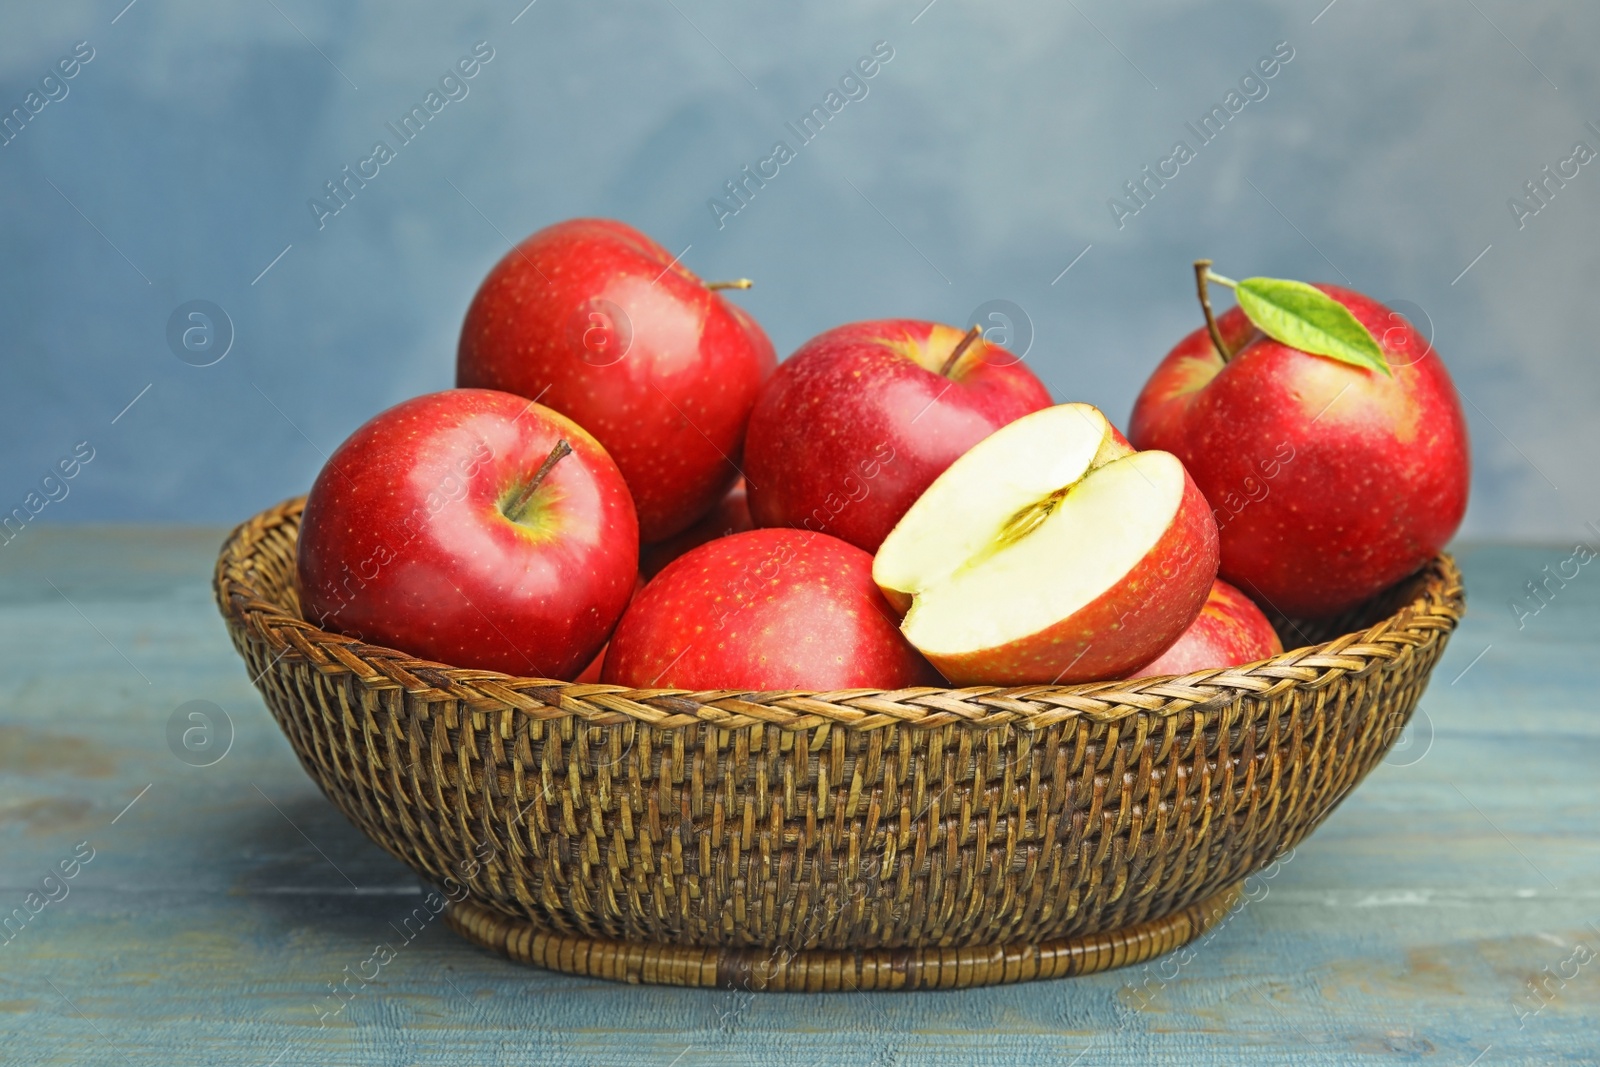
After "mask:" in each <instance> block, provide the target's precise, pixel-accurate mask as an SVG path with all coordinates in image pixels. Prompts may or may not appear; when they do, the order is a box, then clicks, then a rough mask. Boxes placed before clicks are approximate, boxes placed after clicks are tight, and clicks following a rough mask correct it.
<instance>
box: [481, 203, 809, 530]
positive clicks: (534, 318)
mask: <svg viewBox="0 0 1600 1067" xmlns="http://www.w3.org/2000/svg"><path fill="white" fill-rule="evenodd" d="M776 364H777V358H776V356H775V354H774V352H773V349H772V343H771V342H770V341H769V340H768V339H767V336H766V334H765V333H763V332H762V330H761V327H760V326H758V325H757V324H756V322H755V320H754V319H753V318H751V317H750V316H749V314H747V313H746V312H744V311H743V310H741V309H739V308H737V307H735V306H733V305H732V304H730V303H728V302H727V301H726V300H724V299H723V298H722V296H721V295H720V294H719V293H718V292H715V291H713V290H711V289H709V288H707V287H706V285H705V283H703V282H702V281H701V280H700V279H699V278H697V277H695V275H694V274H692V273H691V272H690V271H689V270H688V269H687V268H685V267H684V266H683V265H682V264H680V263H678V262H677V257H675V256H673V255H672V253H670V252H668V251H667V250H666V249H664V248H662V247H661V246H660V245H658V244H656V243H655V242H654V241H652V240H651V239H650V238H648V237H646V236H645V235H644V234H642V233H640V232H639V231H638V230H635V229H633V228H632V227H630V226H627V225H625V224H623V223H621V222H615V221H612V220H609V219H572V220H569V221H567V222H562V223H558V224H556V225H554V226H551V227H549V228H547V229H544V230H540V231H539V232H538V233H536V234H534V235H533V236H531V237H529V238H527V239H526V240H525V241H523V242H522V243H521V244H520V245H518V246H517V247H516V248H515V249H513V250H512V251H511V252H510V253H509V254H507V255H506V257H505V258H504V259H502V260H501V261H500V262H499V263H498V264H496V265H495V267H494V269H493V270H491V271H490V272H489V275H488V277H486V278H485V279H484V281H483V284H482V286H481V287H480V288H479V289H478V293H477V295H476V296H474V297H473V299H472V305H471V307H469V308H468V309H467V316H466V321H465V322H464V323H463V324H462V327H461V342H460V346H459V348H458V350H457V354H456V384H457V385H460V386H470V387H483V388H489V389H504V390H506V391H508V392H513V393H518V394H520V395H522V396H526V397H530V398H534V399H537V400H538V401H539V402H540V403H542V404H545V405H547V406H549V407H552V408H554V409H556V410H557V411H560V412H562V413H563V414H565V415H567V416H569V417H571V418H572V419H575V420H576V421H577V422H578V423H580V424H581V425H582V426H584V427H585V428H586V429H588V430H589V431H590V432H591V433H592V434H594V436H595V437H596V438H597V439H599V441H600V443H601V444H602V445H604V446H605V448H606V450H607V451H608V452H609V453H610V454H611V456H612V458H613V459H615V460H616V463H617V466H618V467H620V468H621V470H622V474H623V477H625V478H626V479H627V481H628V488H629V489H630V490H631V492H632V494H633V499H634V503H635V505H636V506H637V508H638V513H639V529H640V533H641V535H642V537H643V539H644V540H645V541H646V542H654V541H659V540H662V539H664V538H667V537H670V536H672V535H673V534H675V533H678V532H679V531H680V530H683V529H684V528H686V527H688V526H689V525H691V524H692V523H693V522H694V521H695V520H696V519H698V518H700V517H701V516H702V515H704V514H705V513H706V512H707V511H709V510H710V509H711V508H712V507H713V506H715V505H716V503H717V502H718V501H719V500H720V499H721V498H722V495H723V494H724V493H725V492H727V490H728V487H729V486H730V485H731V484H732V483H733V480H734V479H735V478H736V477H738V473H739V472H738V469H737V468H736V467H735V464H736V463H737V462H738V461H739V455H740V451H741V448H742V447H743V443H744V430H745V423H746V422H747V421H748V419H749V415H750V408H751V407H752V406H753V405H754V404H755V400H756V393H757V391H758V390H759V389H760V387H761V384H762V382H764V381H765V380H766V379H767V377H768V376H769V375H770V374H771V373H772V369H773V367H774V366H776Z"/></svg>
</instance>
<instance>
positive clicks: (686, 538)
mask: <svg viewBox="0 0 1600 1067" xmlns="http://www.w3.org/2000/svg"><path fill="white" fill-rule="evenodd" d="M754 528H755V523H754V522H753V521H752V520H751V518H750V500H749V495H748V493H747V491H746V489H745V484H744V479H742V478H741V479H740V480H739V481H737V482H735V483H734V486H733V488H732V489H729V490H728V492H727V495H726V496H724V497H723V498H722V499H721V500H720V501H718V503H717V506H716V507H714V508H712V509H711V510H710V511H709V512H707V513H706V514H705V515H704V516H703V517H702V518H700V519H699V520H698V521H697V522H696V523H695V524H694V525H693V526H691V527H689V528H688V529H687V530H684V531H683V532H682V533H679V534H674V535H673V536H671V537H669V538H667V539H666V540H665V541H657V542H656V543H655V544H653V545H645V546H644V547H642V548H640V549H639V573H640V574H641V575H643V576H644V578H645V579H646V580H647V581H648V580H649V579H651V578H654V577H655V576H656V575H658V574H660V573H661V569H662V568H663V567H665V566H666V565H667V564H669V563H671V562H672V561H673V560H675V559H677V558H678V557H679V556H681V555H683V554H684V553H685V552H687V551H689V550H690V549H691V548H699V547H700V546H701V545H703V544H705V543H706V542H707V541H714V540H716V539H717V538H719V537H727V536H728V535H729V534H736V533H744V531H746V530H752V529H754Z"/></svg>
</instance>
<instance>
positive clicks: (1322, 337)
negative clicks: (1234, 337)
mask: <svg viewBox="0 0 1600 1067" xmlns="http://www.w3.org/2000/svg"><path fill="white" fill-rule="evenodd" d="M1234 295H1235V296H1236V297H1238V300H1239V307H1241V308H1242V309H1244V313H1245V315H1246V316H1247V317H1248V318H1249V319H1250V321H1251V322H1253V323H1255V324H1256V326H1258V327H1259V328H1260V329H1261V332H1262V333H1264V334H1266V335H1267V336H1268V337H1271V338H1272V339H1273V340H1275V341H1281V342H1283V343H1284V344H1286V345H1289V346H1290V347H1292V348H1298V349H1300V350H1301V351H1303V352H1310V353H1312V354H1313V355H1317V356H1327V357H1329V358H1330V359H1337V360H1340V361H1342V362H1345V363H1349V364H1351V365H1352V366H1356V367H1365V368H1366V369H1368V370H1380V371H1382V372H1383V373H1384V374H1386V375H1388V376H1389V377H1391V378H1392V377H1394V373H1393V372H1392V371H1390V370H1389V362H1388V360H1386V359H1384V358H1383V349H1382V348H1381V347H1379V345H1378V340H1377V338H1375V337H1373V336H1372V333H1371V331H1369V330H1368V329H1367V328H1366V327H1365V326H1363V325H1361V323H1360V322H1359V321H1358V320H1357V319H1356V317H1355V316H1354V315H1352V314H1350V309H1349V308H1347V307H1345V306H1344V305H1343V304H1341V303H1339V302H1338V301H1337V300H1335V299H1334V298H1333V297H1331V296H1329V295H1328V294H1326V293H1324V292H1323V291H1322V290H1320V289H1316V288H1313V287H1312V286H1309V285H1307V284H1306V283H1305V282H1292V281H1287V280H1285V279H1282V278H1246V279H1244V281H1242V282H1239V283H1238V285H1237V286H1236V287H1235V288H1234Z"/></svg>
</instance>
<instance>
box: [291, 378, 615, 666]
mask: <svg viewBox="0 0 1600 1067" xmlns="http://www.w3.org/2000/svg"><path fill="white" fill-rule="evenodd" d="M563 438H564V439H565V440H566V441H567V443H568V444H569V445H570V446H571V447H572V454H571V455H568V456H566V457H565V458H564V459H562V460H560V461H559V462H557V463H556V464H555V466H554V467H553V468H551V470H550V472H549V474H548V475H547V476H546V478H545V481H544V483H543V484H542V485H541V486H540V487H539V488H538V489H537V490H536V491H535V494H534V496H533V498H532V499H533V507H534V510H533V514H536V516H537V519H536V521H535V522H534V523H533V526H532V528H530V527H529V526H525V525H520V524H518V523H515V522H512V521H511V520H510V519H509V518H507V517H506V516H505V514H504V513H503V512H502V510H501V507H502V504H509V503H510V502H511V501H513V500H514V499H515V498H516V496H517V492H518V490H519V489H520V487H521V486H523V485H525V484H527V482H528V481H529V480H530V479H531V477H532V476H533V474H534V473H535V472H536V471H537V470H538V469H539V467H540V465H541V464H542V463H543V462H544V461H545V459H546V457H547V456H548V455H549V454H550V451H551V449H552V448H554V447H555V445H556V442H557V441H558V440H561V439H563ZM638 558H639V529H638V523H637V520H636V519H635V517H634V509H633V501H632V500H631V499H630V498H629V496H628V488H627V485H626V483H625V482H624V480H623V478H622V473H621V472H620V471H619V470H618V469H617V467H616V464H615V463H613V462H612V461H611V458H610V457H609V456H608V455H606V452H605V450H604V449H603V448H602V447H601V446H600V444H599V442H597V441H596V440H595V439H594V438H593V437H591V436H589V434H588V433H586V432H585V431H584V430H583V429H582V428H581V427H579V426H578V425H577V424H576V423H574V422H573V421H572V420H571V419H568V418H567V417H565V416H564V415H560V414H558V413H556V412H554V411H551V410H550V409H548V408H544V407H541V406H540V405H537V404H530V403H529V401H528V400H526V399H525V398H523V397H518V396H512V395H511V394H509V393H500V392H493V391H490V390H485V389H452V390H447V391H445V392H442V393H431V394H428V395H426V396H420V397H416V398H414V399H411V400H407V401H405V402H403V403H401V404H398V405H396V406H394V407H392V408H390V409H389V410H387V411H385V412H383V413H381V414H379V415H378V416H376V417H375V418H373V419H372V420H370V421H369V422H367V423H366V424H365V425H363V426H361V427H360V428H359V429H358V430H356V432H355V433H354V434H352V435H351V436H350V438H349V439H348V440H347V441H345V442H344V443H343V444H342V445H340V446H339V447H338V449H337V450H335V452H334V453H333V455H332V456H331V457H330V458H329V460H328V463H327V465H326V466H325V467H324V468H323V470H322V473H321V474H319V475H318V476H317V480H316V483H315V484H314V485H313V486H312V488H311V495H310V496H309V498H308V499H307V500H306V507H305V514H304V516H303V518H302V520H301V526H300V537H299V547H298V552H297V580H298V589H299V594H300V604H301V610H302V611H303V613H304V615H305V617H306V618H307V619H309V620H311V621H312V622H315V623H316V624H317V625H319V626H322V627H324V628H326V629H331V630H336V631H338V632H340V633H346V634H351V635H353V636H357V637H359V638H361V639H362V640H364V641H368V642H371V643H373V644H380V645H386V646H389V647H391V648H395V649H399V650H401V651H403V652H406V653H409V654H411V655H413V656H416V657H418V658H421V659H429V660H436V661H438V662H440V663H446V664H449V665H451V666H454V667H468V668H480V669H483V670H491V671H503V672H504V673H506V674H514V675H523V676H537V677H541V678H557V679H559V678H568V677H571V676H572V675H573V674H575V673H576V672H577V671H578V670H579V668H581V667H582V666H583V665H584V664H585V663H587V662H588V661H589V660H590V659H591V658H593V656H594V655H595V653H596V652H597V651H598V650H599V649H600V647H601V646H602V645H603V644H604V643H605V640H606V637H607V635H608V634H610V632H611V629H612V627H613V626H614V625H615V624H616V621H617V619H618V618H619V617H620V616H621V614H622V610H623V608H624V607H625V606H626V604H627V602H628V596H629V594H630V593H631V592H632V590H633V587H634V579H635V575H636V572H637V567H638Z"/></svg>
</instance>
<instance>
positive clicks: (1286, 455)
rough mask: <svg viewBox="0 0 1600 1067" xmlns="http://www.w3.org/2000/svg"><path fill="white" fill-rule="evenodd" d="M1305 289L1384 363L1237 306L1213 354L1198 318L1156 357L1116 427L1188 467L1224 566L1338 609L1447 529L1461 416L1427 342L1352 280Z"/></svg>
mask: <svg viewBox="0 0 1600 1067" xmlns="http://www.w3.org/2000/svg"><path fill="white" fill-rule="evenodd" d="M1317 288H1319V289H1321V290H1322V291H1323V292H1325V293H1327V294H1328V295H1329V296H1331V297H1333V298H1334V299H1335V300H1337V301H1339V302H1340V303H1341V304H1343V305H1345V307H1347V308H1349V309H1350V311H1351V313H1352V314H1353V315H1355V317H1356V318H1357V319H1358V320H1360V321H1361V322H1362V324H1364V325H1365V326H1366V327H1367V329H1368V330H1370V331H1371V332H1372V334H1373V336H1374V337H1376V338H1378V339H1379V342H1380V344H1382V346H1383V347H1384V349H1385V351H1386V353H1387V355H1388V359H1389V362H1390V364H1391V366H1392V368H1393V371H1394V377H1393V378H1392V379H1390V378H1387V377H1385V376H1384V375H1383V374H1382V373H1381V372H1379V371H1369V370H1365V369H1362V368H1359V367H1355V366H1351V365H1350V364H1346V363H1342V362H1339V361H1338V360H1334V359H1329V358H1327V357H1324V356H1314V355H1310V354H1308V353H1305V352H1302V351H1299V350H1298V349H1294V348H1290V347H1288V346H1286V345H1283V344H1280V343H1279V342H1277V341H1274V340H1272V339H1271V338H1269V337H1266V336H1264V335H1262V334H1259V333H1258V332H1257V331H1256V330H1255V328H1254V326H1252V325H1251V323H1250V322H1249V320H1248V319H1246V318H1245V316H1244V313H1243V312H1242V311H1240V310H1239V309H1238V308H1233V309H1231V310H1229V311H1228V312H1227V313H1226V314H1224V315H1222V316H1221V318H1220V319H1219V326H1220V327H1221V330H1222V333H1223V336H1224V341H1225V342H1227V343H1228V344H1229V346H1230V347H1233V346H1238V345H1242V347H1239V348H1238V349H1237V351H1236V352H1235V354H1234V356H1233V358H1232V359H1230V360H1229V361H1228V362H1227V363H1226V365H1224V363H1223V361H1222V359H1221V357H1220V356H1219V355H1218V353H1217V352H1216V349H1215V347H1214V346H1213V345H1212V343H1211V339H1210V337H1209V335H1208V334H1207V332H1206V330H1205V329H1204V328H1203V327H1202V328H1200V329H1198V330H1196V331H1195V332H1194V333H1191V334H1190V335H1189V336H1188V337H1186V338H1184V339H1183V341H1182V342H1180V343H1179V344H1178V346H1177V347H1176V348H1174V349H1173V350H1172V352H1171V353H1170V354H1168V356H1167V357H1166V359H1165V360H1163V361H1162V362H1161V364H1160V366H1158V367H1157V368H1156V371H1155V373H1154V374H1152V375H1151V377H1150V380H1149V381H1148V382H1147V383H1146V385H1145V387H1144V391H1143V392H1142V393H1141V394H1140V395H1139V399H1138V401H1137V402H1136V403H1135V405H1134V409H1133V417H1132V419H1131V421H1130V425H1129V433H1128V437H1129V439H1130V440H1131V441H1132V442H1133V444H1134V446H1135V447H1137V448H1140V449H1147V448H1160V449H1165V450H1167V451H1168V452H1171V453H1173V454H1174V455H1176V456H1177V457H1178V458H1179V459H1180V460H1182V461H1183V463H1184V465H1185V466H1186V467H1188V469H1189V473H1190V474H1191V475H1192V476H1193V477H1194V480H1195V483H1196V484H1197V485H1199V486H1200V490H1201V492H1203V493H1204V494H1205V495H1206V499H1207V500H1208V501H1210V503H1211V505H1212V507H1213V509H1214V511H1215V516H1216V520H1217V525H1218V527H1219V529H1220V532H1221V538H1222V568H1221V573H1222V576H1223V577H1224V578H1226V579H1227V580H1228V581H1230V582H1232V583H1233V584H1235V585H1237V586H1239V587H1240V588H1241V589H1243V590H1244V591H1245V592H1247V593H1249V594H1250V595H1251V596H1253V597H1255V598H1256V599H1257V600H1259V601H1261V602H1262V603H1264V604H1267V605H1269V606H1271V607H1273V608H1275V609H1276V610H1278V611H1279V612H1282V613H1284V614H1288V615H1294V616H1302V617H1307V618H1314V617H1318V616H1326V615H1332V614H1337V613H1338V612H1341V611H1344V610H1345V609H1347V608H1351V607H1354V606H1355V605H1357V604H1360V603H1361V602H1362V601H1364V600H1366V599H1367V598H1369V597H1371V596H1373V595H1374V594H1376V593H1378V592H1379V591H1381V590H1383V589H1384V588H1386V587H1388V586H1390V585H1392V584H1394V583H1395V582H1397V581H1399V580H1400V579H1402V578H1404V577H1406V576H1407V575H1409V574H1412V573H1413V572H1415V571H1416V570H1417V569H1418V568H1420V567H1422V566H1423V565H1424V564H1425V563H1427V562H1428V561H1429V560H1430V559H1432V558H1433V557H1434V556H1435V555H1436V554H1437V553H1438V552H1439V551H1440V550H1441V549H1442V548H1443V547H1444V546H1445V544H1446V542H1448V541H1449V540H1450V538H1451V536H1452V535H1454V533H1455V531H1456V529H1457V527H1459V526H1460V524H1461V519H1462V516H1463V515H1464V514H1465V513H1466V508H1467V492H1468V488H1469V484H1470V482H1471V462H1470V458H1469V454H1468V442H1467V425H1466V419H1465V417H1464V416H1463V414H1462V411H1461V403H1460V401H1459V399H1458V398H1457V396H1456V390H1455V386H1454V385H1453V384H1452V383H1451V381H1450V376H1449V374H1448V372H1447V371H1446V370H1445V367H1444V363H1443V361H1442V360H1441V359H1440V358H1439V355H1438V353H1436V352H1435V351H1434V350H1433V348H1432V346H1431V345H1429V344H1428V342H1427V341H1426V340H1425V339H1424V338H1423V337H1422V336H1421V335H1420V334H1419V333H1418V332H1417V331H1416V330H1415V329H1414V328H1413V327H1412V326H1411V324H1410V323H1408V322H1406V321H1405V319H1404V318H1402V317H1401V316H1400V315H1398V314H1396V313H1395V312H1392V311H1390V310H1389V309H1388V308H1386V307H1384V306H1383V305H1382V304H1379V303H1377V302H1376V301H1374V300H1371V299H1369V298H1367V297H1365V296H1362V295H1361V294H1359V293H1355V292H1352V291H1350V290H1348V289H1342V288H1340V287H1338V286H1332V285H1319V286H1318V287H1317Z"/></svg>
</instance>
